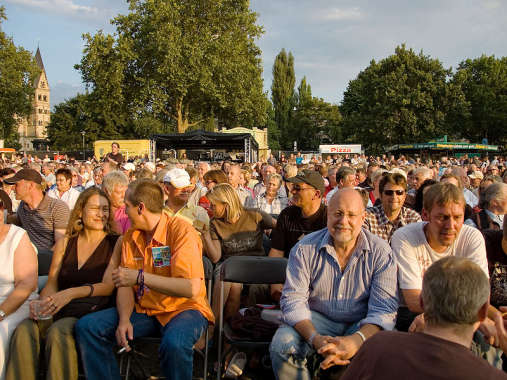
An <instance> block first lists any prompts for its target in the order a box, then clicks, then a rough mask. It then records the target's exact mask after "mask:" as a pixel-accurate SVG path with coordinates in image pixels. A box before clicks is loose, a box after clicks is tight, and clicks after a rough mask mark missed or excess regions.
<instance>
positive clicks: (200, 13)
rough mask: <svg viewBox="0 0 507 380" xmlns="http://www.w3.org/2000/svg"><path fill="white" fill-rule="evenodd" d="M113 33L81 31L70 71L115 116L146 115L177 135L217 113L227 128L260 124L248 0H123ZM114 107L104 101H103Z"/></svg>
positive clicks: (261, 102) (261, 100)
mask: <svg viewBox="0 0 507 380" xmlns="http://www.w3.org/2000/svg"><path fill="white" fill-rule="evenodd" d="M129 4H130V12H129V13H128V14H127V15H125V16H124V15H119V16H117V17H116V18H115V19H113V21H112V23H113V24H114V25H115V26H116V35H115V36H111V35H106V34H104V33H103V32H101V31H100V32H98V33H97V34H95V35H94V36H91V35H90V34H85V35H84V38H85V50H84V56H83V58H82V60H81V63H80V64H79V65H76V68H77V69H79V70H80V71H81V74H82V77H83V81H84V82H85V83H87V84H88V85H89V86H90V87H91V88H92V89H93V90H94V92H95V93H96V94H97V97H98V98H99V99H100V101H101V102H103V104H102V105H103V107H110V108H111V109H112V111H113V112H115V113H118V112H119V113H125V114H128V115H131V117H132V118H133V119H134V120H136V119H138V118H144V117H146V116H147V115H148V116H149V117H153V118H155V119H157V120H159V121H160V122H162V123H163V124H164V125H169V126H170V125H171V121H173V122H174V125H175V127H176V129H177V131H178V132H180V133H182V132H185V130H186V129H187V128H189V127H191V126H193V125H195V124H199V123H201V122H202V121H206V120H209V118H210V117H212V116H215V117H217V118H218V119H219V120H220V122H221V123H223V124H225V125H231V124H234V125H236V124H243V125H245V126H252V125H258V124H262V123H264V121H265V94H264V93H263V88H262V78H261V74H262V67H261V59H260V53H261V51H260V49H259V48H258V47H257V46H256V45H255V39H256V38H258V37H259V36H260V35H261V34H262V32H263V31H262V28H261V27H260V26H258V25H256V24H255V22H256V18H257V16H256V14H255V13H253V12H251V11H250V10H249V1H248V0H239V1H238V0H236V1H232V0H198V1H179V0H150V1H139V0H129ZM110 101H111V102H112V104H109V105H108V104H106V103H108V102H110Z"/></svg>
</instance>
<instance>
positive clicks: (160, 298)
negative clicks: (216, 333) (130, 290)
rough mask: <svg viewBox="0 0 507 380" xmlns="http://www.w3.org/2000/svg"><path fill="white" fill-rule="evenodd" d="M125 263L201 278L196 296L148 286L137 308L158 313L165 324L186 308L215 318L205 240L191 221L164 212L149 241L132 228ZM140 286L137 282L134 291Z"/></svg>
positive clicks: (162, 273)
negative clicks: (206, 269) (208, 285)
mask: <svg viewBox="0 0 507 380" xmlns="http://www.w3.org/2000/svg"><path fill="white" fill-rule="evenodd" d="M157 247H164V248H162V249H161V248H158V249H157ZM167 247H168V248H167ZM152 249H153V251H152ZM121 265H122V266H125V267H127V268H132V269H136V270H139V269H143V270H144V272H145V273H152V274H156V275H159V276H164V277H177V278H187V279H192V278H200V279H201V290H200V292H199V295H198V296H197V297H195V298H185V297H174V296H168V295H166V294H162V293H159V292H157V291H155V290H152V289H149V288H145V291H144V295H143V296H142V297H141V299H140V300H139V301H138V302H136V312H138V313H145V314H147V315H154V316H155V317H156V318H157V319H158V321H159V322H160V323H161V324H162V325H163V326H165V325H166V324H167V322H169V321H170V320H171V319H172V318H173V317H175V316H176V315H177V314H179V313H181V312H182V311H185V310H198V311H199V312H200V313H201V314H202V315H203V316H204V317H205V318H206V319H207V320H208V321H210V322H211V323H213V322H214V317H213V313H212V312H211V308H210V306H209V303H208V299H207V298H206V285H205V281H204V268H203V264H202V242H201V239H200V237H199V235H198V234H197V232H196V231H195V229H194V228H193V227H192V226H191V225H190V224H189V223H187V222H185V221H183V220H181V219H180V218H174V217H170V216H169V215H167V214H166V213H162V215H161V218H160V222H159V223H158V225H157V228H156V229H155V233H154V234H153V238H152V240H151V243H150V244H148V245H147V244H146V240H145V237H144V233H143V232H142V231H140V230H133V229H130V230H128V231H127V232H126V233H125V236H124V238H123V244H122V253H121ZM137 289H138V286H137V285H135V286H134V291H136V292H137Z"/></svg>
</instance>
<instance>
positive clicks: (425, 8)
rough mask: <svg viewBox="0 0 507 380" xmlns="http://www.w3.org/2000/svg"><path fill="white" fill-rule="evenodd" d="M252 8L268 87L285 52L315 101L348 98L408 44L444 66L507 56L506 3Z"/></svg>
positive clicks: (266, 4) (361, 1) (357, 1)
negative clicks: (364, 74) (365, 74)
mask: <svg viewBox="0 0 507 380" xmlns="http://www.w3.org/2000/svg"><path fill="white" fill-rule="evenodd" d="M251 6H252V7H253V8H254V10H255V11H256V12H258V13H259V23H260V24H261V25H263V26H264V28H265V30H266V33H265V35H264V36H263V37H262V38H261V39H260V40H259V46H260V47H261V49H262V51H263V53H262V54H263V55H262V56H263V64H264V80H265V87H266V89H269V87H270V86H271V79H272V74H271V68H272V65H273V61H274V58H275V56H276V55H277V54H278V52H279V51H280V50H281V49H282V48H285V49H286V50H287V51H291V52H292V54H293V55H294V59H295V71H296V76H297V80H298V81H299V80H300V79H301V78H302V77H303V76H306V77H307V80H308V82H309V83H310V85H311V86H312V93H313V95H314V96H318V97H322V98H324V99H325V100H327V101H330V102H339V101H340V100H341V98H342V96H343V92H344V91H345V89H346V87H347V85H348V82H349V81H350V80H352V79H354V78H355V77H356V76H357V74H358V73H359V72H360V71H361V70H364V69H365V68H366V67H367V66H368V65H369V63H370V61H371V60H372V59H375V60H377V61H378V60H381V59H383V58H385V57H387V56H389V55H391V54H393V53H394V49H395V47H396V46H397V45H401V44H402V43H405V44H406V46H407V47H408V48H413V49H414V50H415V51H416V52H419V51H421V50H423V52H424V54H426V55H430V56H431V57H432V58H438V59H440V60H441V61H442V62H443V64H444V66H445V67H450V66H452V67H454V68H455V67H456V66H457V65H458V64H459V63H460V62H461V61H462V60H464V59H466V58H475V57H479V56H480V55H481V54H487V55H491V54H495V55H496V56H505V55H507V54H506V50H505V41H506V40H507V24H506V23H505V20H506V19H507V10H506V8H507V6H506V3H505V2H503V1H501V0H479V1H474V0H446V1H441V0H425V1H403V0H383V1H378V0H312V1H311V2H310V1H301V0H300V1H297V0H277V1H270V0H252V1H251Z"/></svg>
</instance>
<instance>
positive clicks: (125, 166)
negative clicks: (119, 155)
mask: <svg viewBox="0 0 507 380" xmlns="http://www.w3.org/2000/svg"><path fill="white" fill-rule="evenodd" d="M122 168H123V169H125V170H132V171H133V170H136V166H135V165H134V164H133V163H132V162H127V163H125V164H123V166H122Z"/></svg>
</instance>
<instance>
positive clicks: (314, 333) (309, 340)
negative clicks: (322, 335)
mask: <svg viewBox="0 0 507 380" xmlns="http://www.w3.org/2000/svg"><path fill="white" fill-rule="evenodd" d="M317 335H319V333H318V332H317V331H314V332H313V334H312V335H310V337H309V338H308V340H307V342H308V344H309V345H310V347H313V340H314V339H315V337H316V336H317Z"/></svg>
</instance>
